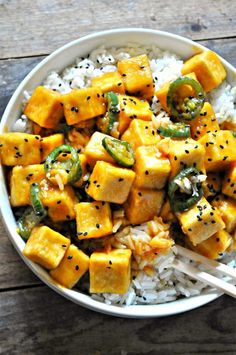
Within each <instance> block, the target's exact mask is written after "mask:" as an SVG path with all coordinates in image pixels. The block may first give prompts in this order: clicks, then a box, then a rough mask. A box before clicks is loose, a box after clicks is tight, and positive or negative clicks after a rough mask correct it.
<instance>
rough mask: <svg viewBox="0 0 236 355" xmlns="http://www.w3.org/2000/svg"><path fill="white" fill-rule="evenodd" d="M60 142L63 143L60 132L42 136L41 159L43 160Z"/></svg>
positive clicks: (62, 136) (62, 135)
mask: <svg viewBox="0 0 236 355" xmlns="http://www.w3.org/2000/svg"><path fill="white" fill-rule="evenodd" d="M62 144H64V134H62V133H56V134H52V135H51V136H48V137H44V138H42V142H41V148H42V149H41V150H42V156H41V159H42V161H44V160H45V159H46V158H47V156H48V154H49V153H51V151H53V149H55V148H57V147H59V146H60V145H62Z"/></svg>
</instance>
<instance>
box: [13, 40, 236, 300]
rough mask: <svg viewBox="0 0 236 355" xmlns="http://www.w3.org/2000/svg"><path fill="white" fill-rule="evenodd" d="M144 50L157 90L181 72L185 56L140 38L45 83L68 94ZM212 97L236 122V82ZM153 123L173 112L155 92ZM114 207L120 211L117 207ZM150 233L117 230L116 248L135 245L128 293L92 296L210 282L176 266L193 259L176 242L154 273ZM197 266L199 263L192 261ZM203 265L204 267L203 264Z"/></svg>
mask: <svg viewBox="0 0 236 355" xmlns="http://www.w3.org/2000/svg"><path fill="white" fill-rule="evenodd" d="M143 53H146V54H147V55H148V57H149V59H150V66H151V70H152V75H153V80H154V84H155V89H156V90H158V89H159V88H160V87H161V86H162V85H163V84H165V83H166V82H169V81H173V80H175V79H176V78H177V77H179V76H180V75H181V69H182V66H183V60H182V59H181V58H179V57H178V56H177V55H175V54H173V53H169V52H167V51H165V52H163V51H161V50H160V49H159V48H157V47H156V46H152V47H140V46H138V45H136V44H133V43H131V44H128V45H127V46H126V47H122V48H115V47H114V48H109V49H106V48H105V47H104V46H102V47H99V48H97V49H95V50H94V51H92V52H91V54H90V55H89V56H88V58H77V59H76V62H75V64H73V65H71V66H70V67H68V68H66V69H65V70H63V71H62V72H61V73H57V72H55V71H53V72H51V73H49V75H48V77H47V78H46V80H45V81H44V83H43V85H44V86H45V87H47V88H50V89H53V90H56V91H58V92H60V93H62V94H66V93H68V92H70V91H71V90H72V89H75V88H83V87H88V86H90V84H91V79H92V78H94V77H96V76H99V75H101V74H103V73H106V72H112V71H116V70H117V66H116V64H117V61H118V60H122V59H125V58H130V57H132V56H136V55H139V54H143ZM29 97H30V95H29V93H27V92H25V101H24V103H23V104H25V102H26V101H27V100H28V99H29ZM208 98H209V100H210V102H211V104H212V105H213V108H214V110H215V113H216V117H217V119H218V121H219V123H223V122H224V121H230V122H233V123H236V105H235V102H236V87H233V88H232V87H231V86H230V85H229V84H228V83H227V82H224V83H223V84H222V85H220V87H219V88H217V89H215V90H213V91H212V92H211V93H210V94H209V95H208ZM151 107H152V110H153V112H154V115H153V124H154V127H155V128H158V127H159V126H160V124H162V125H163V124H168V123H169V122H170V118H169V116H168V114H167V113H166V112H165V111H164V110H163V109H162V108H161V105H160V103H159V102H158V100H157V98H155V97H154V98H153V100H152V103H151ZM13 130H14V131H18V132H23V131H30V130H31V127H30V124H29V122H28V120H27V118H26V117H25V116H24V115H22V117H21V118H20V119H19V120H17V121H16V123H15V125H14V127H13ZM115 213H116V212H115ZM114 218H115V223H114V227H113V233H116V232H117V231H118V230H119V229H120V228H121V226H122V224H123V221H124V215H123V212H122V211H117V213H116V215H115V217H114ZM150 240H151V238H150V236H149V235H148V232H147V224H143V225H141V226H139V227H134V228H130V227H125V228H124V229H123V230H122V231H118V233H116V235H115V237H114V240H113V246H114V247H116V248H130V249H132V251H133V255H134V262H133V265H132V276H133V279H132V282H131V285H130V288H129V290H128V292H127V293H126V294H125V295H117V294H107V293H104V294H93V295H92V298H93V299H95V300H97V301H100V302H105V303H107V304H115V305H118V306H122V305H132V304H158V303H165V302H170V301H174V300H176V299H177V298H179V297H183V296H184V297H191V296H195V295H199V294H200V293H201V292H202V290H203V289H205V288H206V287H207V285H206V284H204V283H202V282H199V281H195V280H192V279H191V278H190V277H188V276H187V275H185V274H183V273H181V272H179V271H177V270H175V269H173V268H172V263H173V261H174V259H175V258H178V259H180V260H184V262H185V263H190V261H189V260H187V259H184V258H182V257H180V256H178V255H177V253H176V248H175V247H172V248H171V250H170V252H169V253H168V255H157V257H156V258H155V260H154V262H153V264H152V265H154V272H153V274H152V275H151V276H150V275H148V274H147V273H146V272H145V271H144V268H145V267H146V266H147V265H148V264H149V262H150V260H148V259H145V258H144V257H142V253H143V252H145V251H147V250H148V249H149V248H150V247H149V244H148V243H149V242H150ZM137 248H138V250H140V251H141V254H137V253H136V250H137ZM222 262H225V263H227V264H229V265H230V266H231V267H236V262H235V253H234V254H231V255H225V256H224V257H223V259H222ZM192 264H193V265H195V266H196V267H199V266H198V265H197V264H195V263H192ZM200 268H201V267H200Z"/></svg>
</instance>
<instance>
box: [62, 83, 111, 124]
mask: <svg viewBox="0 0 236 355" xmlns="http://www.w3.org/2000/svg"><path fill="white" fill-rule="evenodd" d="M61 101H62V102H63V105H64V115H65V119H66V122H67V124H68V125H74V124H76V123H79V122H81V121H86V120H88V119H90V118H93V117H96V116H100V115H103V114H104V113H105V112H106V105H105V102H104V98H103V96H102V91H101V90H100V89H99V88H97V87H93V88H84V89H74V90H72V91H71V92H70V93H69V94H66V95H63V96H62V100H61Z"/></svg>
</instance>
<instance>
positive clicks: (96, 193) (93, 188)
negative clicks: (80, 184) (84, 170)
mask: <svg viewBox="0 0 236 355" xmlns="http://www.w3.org/2000/svg"><path fill="white" fill-rule="evenodd" d="M134 178H135V172H134V171H132V170H129V169H125V168H118V167H116V166H113V165H112V164H109V163H106V162H104V161H98V162H97V163H96V165H95V167H94V169H93V172H92V174H91V176H90V184H89V187H88V188H87V193H88V194H89V195H90V196H91V197H92V198H93V199H94V200H96V201H107V202H112V203H118V204H122V203H124V202H125V201H126V200H127V198H128V195H129V191H130V189H131V186H132V184H133V181H134Z"/></svg>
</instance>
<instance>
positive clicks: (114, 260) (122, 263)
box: [89, 249, 132, 294]
mask: <svg viewBox="0 0 236 355" xmlns="http://www.w3.org/2000/svg"><path fill="white" fill-rule="evenodd" d="M131 255H132V252H131V250H130V249H114V250H112V251H110V252H102V251H96V252H94V253H92V255H91V257H90V265H89V273H90V293H104V292H106V293H117V294H124V293H126V292H127V291H128V288H129V285H130V276H131Z"/></svg>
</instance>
